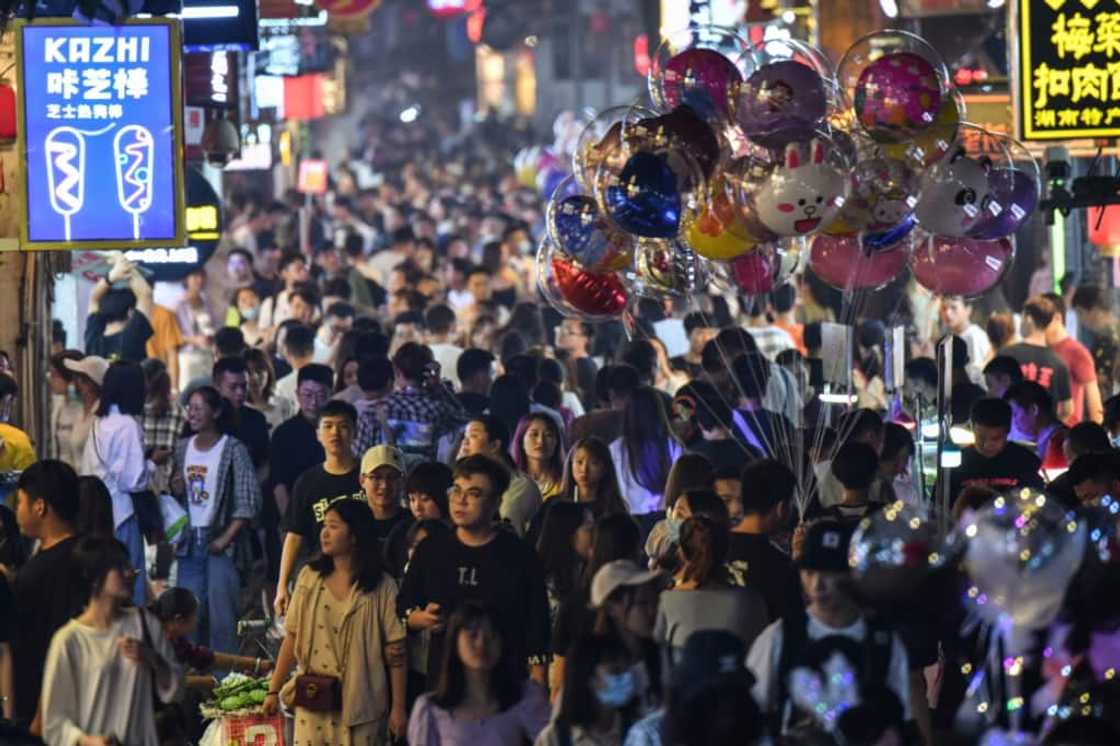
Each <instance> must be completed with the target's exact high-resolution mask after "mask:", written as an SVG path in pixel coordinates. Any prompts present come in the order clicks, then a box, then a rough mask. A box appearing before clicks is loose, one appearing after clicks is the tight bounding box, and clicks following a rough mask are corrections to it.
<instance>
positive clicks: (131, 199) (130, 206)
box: [113, 124, 155, 241]
mask: <svg viewBox="0 0 1120 746" xmlns="http://www.w3.org/2000/svg"><path fill="white" fill-rule="evenodd" d="M154 151H155V141H154V140H153V139H152V133H151V131H150V130H149V129H148V128H147V127H141V126H140V125H138V124H129V125H126V126H124V127H121V128H120V130H119V131H118V132H117V134H116V136H115V137H114V138H113V162H114V163H116V165H117V201H118V202H120V205H121V207H122V208H123V209H124V211H125V212H127V213H129V214H130V215H132V237H133V238H134V239H135V240H137V241H138V240H140V215H141V214H142V213H144V212H147V210H148V208H150V207H151V206H152V161H153V158H154Z"/></svg>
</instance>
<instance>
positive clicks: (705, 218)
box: [681, 176, 759, 261]
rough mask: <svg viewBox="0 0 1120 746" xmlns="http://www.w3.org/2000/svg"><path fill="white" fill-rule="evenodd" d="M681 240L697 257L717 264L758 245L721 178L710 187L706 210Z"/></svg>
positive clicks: (717, 178)
mask: <svg viewBox="0 0 1120 746" xmlns="http://www.w3.org/2000/svg"><path fill="white" fill-rule="evenodd" d="M681 239H682V241H683V242H684V243H686V244H687V245H688V246H689V247H690V248H691V249H692V250H693V251H694V252H696V253H697V254H698V255H700V256H702V257H704V258H705V259H712V260H714V261H728V260H731V259H734V258H735V257H737V256H739V255H740V254H745V253H746V252H748V251H750V250H751V249H752V248H754V247H755V246H756V245H757V244H758V243H759V241H758V239H756V238H755V237H754V236H752V235H750V232H749V231H748V230H747V226H746V224H745V223H744V222H743V219H742V217H741V215H740V212H739V209H738V207H737V206H736V204H735V203H734V201H733V198H732V195H731V193H729V191H728V189H727V187H726V183H725V180H724V178H723V177H722V176H717V177H716V179H715V180H714V181H713V182H712V184H711V197H710V199H709V200H708V205H707V209H705V210H704V212H703V213H702V214H701V215H700V217H699V218H698V219H697V220H695V221H694V222H693V223H692V224H691V225H690V226H688V228H687V229H686V231H685V232H684V234H682V236H681Z"/></svg>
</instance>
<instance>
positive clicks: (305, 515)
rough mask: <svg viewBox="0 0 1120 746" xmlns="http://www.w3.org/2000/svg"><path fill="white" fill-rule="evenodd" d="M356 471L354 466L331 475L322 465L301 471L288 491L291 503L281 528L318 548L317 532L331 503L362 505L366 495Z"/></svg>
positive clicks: (357, 470) (356, 468)
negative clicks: (354, 502) (348, 501)
mask: <svg viewBox="0 0 1120 746" xmlns="http://www.w3.org/2000/svg"><path fill="white" fill-rule="evenodd" d="M359 471H360V470H359V469H358V467H357V466H355V467H354V468H353V469H351V470H350V471H348V472H346V473H345V474H331V473H329V472H328V471H327V470H326V469H324V468H323V465H322V464H320V465H319V466H313V467H311V468H310V469H308V470H307V471H305V472H304V473H303V475H302V476H300V478H299V479H297V480H296V484H295V487H293V488H292V504H291V505H289V506H288V515H287V516H285V517H284V522H283V525H282V526H281V528H282V529H283V530H284V531H286V532H288V533H292V534H299V535H300V536H302V537H303V540H304V541H305V542H307V543H308V545H309V546H314V547H315V548H318V547H319V529H321V528H322V527H323V519H324V518H325V517H326V515H327V508H329V507H330V506H331V503H333V502H334V501H336V500H347V499H351V500H361V501H362V502H365V500H366V495H365V493H364V492H362V488H361V485H360V484H359V483H358V472H359ZM312 542H314V543H313V544H312Z"/></svg>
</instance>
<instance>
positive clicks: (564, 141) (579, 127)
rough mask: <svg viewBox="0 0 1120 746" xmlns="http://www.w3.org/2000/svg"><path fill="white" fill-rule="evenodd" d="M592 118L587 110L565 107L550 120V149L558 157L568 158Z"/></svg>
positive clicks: (573, 152) (573, 151)
mask: <svg viewBox="0 0 1120 746" xmlns="http://www.w3.org/2000/svg"><path fill="white" fill-rule="evenodd" d="M593 119H594V117H593V116H591V115H590V114H589V113H588V112H587V111H572V110H571V109H565V110H564V111H562V112H560V113H559V114H557V115H556V119H554V120H553V122H552V137H553V141H552V150H553V151H554V152H555V153H556V154H557V155H558V156H559V157H560V158H567V159H570V158H571V157H572V156H573V155H574V154H575V152H576V149H577V148H578V146H579V138H580V135H581V134H582V133H583V131H584V130H585V129H586V128H587V125H588V124H590V123H591V121H592V120H593Z"/></svg>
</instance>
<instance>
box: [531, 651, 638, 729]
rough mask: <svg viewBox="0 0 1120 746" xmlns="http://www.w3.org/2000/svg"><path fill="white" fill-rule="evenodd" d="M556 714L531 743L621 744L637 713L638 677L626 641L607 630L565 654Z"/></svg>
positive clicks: (636, 717) (636, 718)
mask: <svg viewBox="0 0 1120 746" xmlns="http://www.w3.org/2000/svg"><path fill="white" fill-rule="evenodd" d="M568 659H569V660H570V661H571V664H570V665H569V666H568V668H567V670H566V671H565V673H564V690H563V692H562V693H561V695H560V710H559V712H558V713H557V714H556V719H555V720H553V721H552V722H551V723H549V725H548V727H547V728H545V729H544V730H543V731H541V733H540V735H539V736H537V740H536V741H534V746H620V745H621V744H622V741H623V738H625V737H626V732H627V731H628V730H629V729H630V726H631V725H633V723H634V722H635V721H637V720H638V718H639V717H640V716H641V714H642V713H641V694H642V692H641V686H642V681H641V676H640V675H639V674H638V672H637V671H635V666H634V659H633V658H632V656H631V654H630V651H629V650H628V649H627V648H626V646H625V645H624V644H623V643H622V642H621V641H620V640H619V639H618V638H617V637H614V636H612V635H592V636H591V637H588V638H585V639H583V640H580V641H579V642H577V643H576V644H575V645H574V646H573V647H572V649H571V650H570V651H569V653H568Z"/></svg>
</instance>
